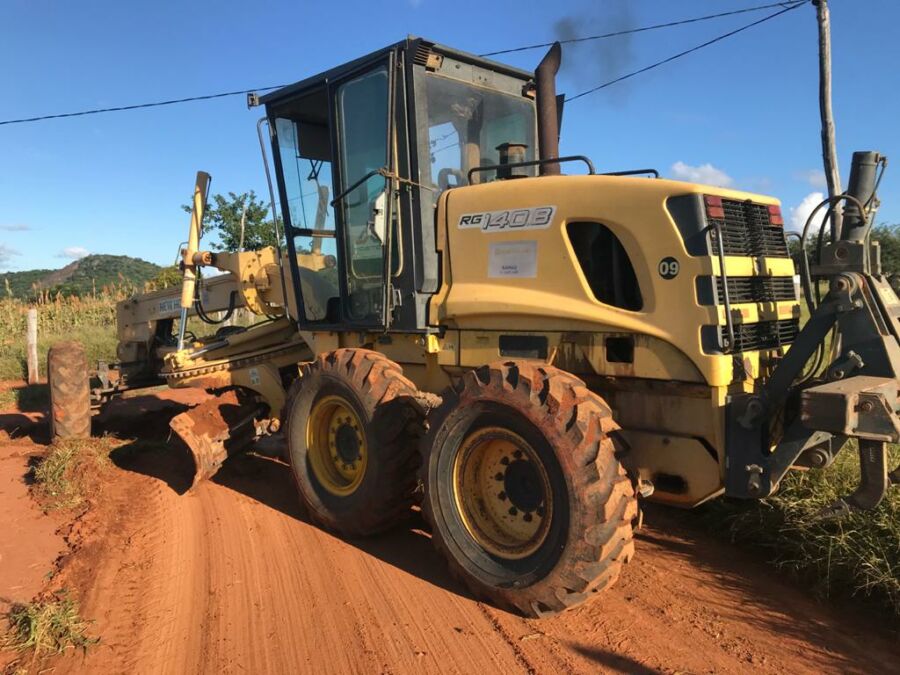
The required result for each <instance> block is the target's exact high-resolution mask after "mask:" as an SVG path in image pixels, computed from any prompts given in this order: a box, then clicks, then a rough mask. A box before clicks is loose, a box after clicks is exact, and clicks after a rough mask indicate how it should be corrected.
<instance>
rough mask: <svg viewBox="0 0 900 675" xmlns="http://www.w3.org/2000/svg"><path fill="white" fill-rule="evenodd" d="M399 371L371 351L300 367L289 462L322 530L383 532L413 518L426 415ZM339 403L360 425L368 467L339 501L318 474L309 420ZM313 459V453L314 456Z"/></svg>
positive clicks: (291, 405)
mask: <svg viewBox="0 0 900 675" xmlns="http://www.w3.org/2000/svg"><path fill="white" fill-rule="evenodd" d="M415 395H416V387H415V385H414V384H413V383H412V382H410V381H409V380H408V379H406V378H405V377H404V376H403V370H402V368H401V367H400V366H399V365H398V364H396V363H394V362H393V361H391V360H390V359H388V358H386V357H385V356H383V355H381V354H379V353H378V352H374V351H370V350H367V349H338V350H337V351H334V352H329V353H326V354H322V355H320V356H319V357H318V359H317V360H316V361H314V362H313V363H311V364H308V365H305V366H303V368H302V374H301V377H300V378H299V379H298V380H297V381H296V382H294V384H293V385H292V386H291V390H290V393H289V395H288V403H287V410H286V414H285V416H284V419H285V420H286V425H287V426H286V438H287V441H288V456H289V461H290V464H291V468H292V470H293V474H294V478H295V479H296V482H297V489H298V491H299V493H300V498H301V500H302V501H303V503H304V504H305V505H306V508H307V510H308V512H309V515H310V517H311V518H312V519H313V520H314V521H315V522H316V523H318V524H319V525H322V526H324V527H326V528H328V529H331V530H334V531H336V532H339V533H341V534H344V535H349V536H364V535H370V534H374V533H377V532H380V531H383V530H385V529H387V528H388V527H390V526H391V525H393V524H395V523H396V522H397V521H398V520H400V519H402V518H403V517H405V516H408V515H409V513H410V507H411V506H412V505H413V502H414V495H415V490H416V486H417V475H416V471H417V469H418V464H419V455H418V452H417V444H418V440H419V438H420V437H421V435H422V429H423V422H422V417H423V411H422V408H421V407H420V406H419V405H418V404H417V403H416V399H415ZM327 397H340V399H341V400H343V401H345V402H346V403H347V404H349V406H350V407H351V409H352V411H353V413H355V415H356V416H357V418H358V419H359V421H360V422H361V427H362V429H361V431H362V433H363V434H364V438H365V447H366V453H367V462H366V464H365V469H364V472H363V474H362V477H361V479H360V482H359V484H358V486H357V487H356V488H355V489H353V491H352V492H351V493H350V494H346V495H337V494H334V493H333V492H331V491H329V490H328V489H326V488H325V487H324V486H323V482H322V481H321V480H320V479H319V477H318V476H317V475H316V472H315V471H314V470H313V464H312V462H311V451H310V448H309V447H308V440H309V428H308V427H309V424H310V413H311V412H312V411H313V410H314V407H315V406H316V405H317V403H318V402H320V401H322V400H323V399H325V398H327ZM313 452H314V451H313Z"/></svg>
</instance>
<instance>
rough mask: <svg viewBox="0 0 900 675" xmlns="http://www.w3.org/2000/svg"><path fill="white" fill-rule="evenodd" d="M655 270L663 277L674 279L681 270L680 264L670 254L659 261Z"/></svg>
mask: <svg viewBox="0 0 900 675" xmlns="http://www.w3.org/2000/svg"><path fill="white" fill-rule="evenodd" d="M657 270H658V271H659V276H661V277H662V278H663V279H674V278H675V277H677V276H678V273H679V272H680V271H681V264H680V263H679V262H678V261H677V260H675V258H672V257H671V256H670V257H668V258H663V259H662V260H660V261H659V266H658V267H657Z"/></svg>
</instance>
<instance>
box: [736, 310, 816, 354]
mask: <svg viewBox="0 0 900 675" xmlns="http://www.w3.org/2000/svg"><path fill="white" fill-rule="evenodd" d="M799 332H800V319H782V320H780V321H760V322H758V323H738V324H735V326H734V344H733V345H731V346H730V347H728V348H726V349H724V350H723V351H724V352H725V353H726V354H731V353H733V352H750V351H757V350H760V349H777V348H778V347H783V346H787V345H789V344H790V343H792V342H793V341H794V340H795V339H796V338H797V334H798V333H799ZM719 338H720V341H721V343H722V344H724V343H725V341H726V340H727V338H728V329H727V328H726V327H725V326H719Z"/></svg>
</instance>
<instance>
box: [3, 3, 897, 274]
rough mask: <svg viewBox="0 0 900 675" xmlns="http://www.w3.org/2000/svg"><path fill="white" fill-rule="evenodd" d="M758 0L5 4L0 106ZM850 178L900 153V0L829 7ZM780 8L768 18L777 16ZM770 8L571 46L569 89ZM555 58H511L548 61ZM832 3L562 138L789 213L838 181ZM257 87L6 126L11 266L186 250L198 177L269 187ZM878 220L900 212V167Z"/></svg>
mask: <svg viewBox="0 0 900 675" xmlns="http://www.w3.org/2000/svg"><path fill="white" fill-rule="evenodd" d="M757 4H764V2H763V0H722V1H718V2H714V1H713V0H680V1H678V2H673V1H672V0H585V1H581V0H567V1H564V0H556V1H554V2H547V1H546V0H545V1H543V2H538V1H536V0H494V1H492V2H485V1H484V0H480V1H478V2H476V1H472V0H455V1H454V2H453V3H447V2H437V0H383V1H382V2H371V1H368V2H357V1H356V0H343V1H341V2H308V1H295V2H276V1H259V2H253V3H250V2H235V1H228V0H222V1H219V2H207V3H184V2H171V1H164V0H158V1H157V2H153V3H140V4H138V3H130V2H121V0H119V1H117V2H112V1H107V0H85V1H83V2H78V3H75V2H59V1H53V0H5V2H3V3H2V7H0V63H2V64H3V67H2V68H0V91H2V92H3V95H2V96H0V120H5V119H10V118H19V117H27V116H33V115H41V114H48V113H57V112H67V111H77V110H81V109H87V108H95V107H103V106H110V105H123V104H130V103H140V102H144V101H155V100H163V99H168V98H178V97H184V96H192V95H197V94H206V93H215V92H219V91H228V90H234V89H243V88H251V87H261V86H266V85H275V84H282V83H288V82H293V81H296V80H299V79H302V78H304V77H306V76H308V75H311V74H314V73H316V72H319V71H321V70H324V69H326V68H328V67H331V66H334V65H337V64H339V63H342V62H344V61H346V60H349V59H352V58H354V57H357V56H360V55H362V54H365V53H367V52H369V51H372V50H374V49H377V48H379V47H382V46H384V45H386V44H388V43H391V42H394V41H396V40H398V39H401V38H402V37H404V36H405V35H406V34H415V35H422V36H424V37H427V38H429V39H432V40H435V41H438V42H441V43H444V44H448V45H452V46H454V47H457V48H460V49H464V50H468V51H472V52H475V53H481V52H486V51H493V50H495V49H502V48H506V47H515V46H519V45H522V44H530V43H534V42H543V41H548V40H552V39H554V37H556V36H557V29H555V26H557V25H558V22H560V21H561V20H565V21H566V22H565V24H564V25H565V26H567V27H568V29H569V30H574V31H575V32H576V34H581V35H584V34H595V33H603V32H608V31H611V30H617V29H621V28H623V27H638V26H642V25H648V24H653V23H662V22H665V21H672V20H677V19H682V18H688V17H692V16H697V15H702V14H710V13H714V12H719V11H727V10H730V9H738V8H742V7H748V6H752V5H757ZM831 7H832V19H833V39H834V88H835V101H834V103H835V115H836V119H837V132H838V150H839V153H840V160H841V169H842V178H843V179H844V181H846V179H847V174H848V173H849V160H850V155H851V153H852V151H853V150H857V149H873V150H880V151H882V152H884V153H885V154H887V155H889V156H891V157H893V158H895V159H896V160H897V161H900V134H898V131H897V124H896V110H897V109H898V107H900V87H898V86H897V85H898V84H900V76H898V74H897V70H896V65H897V63H900V44H898V43H900V41H898V40H897V38H896V26H897V25H898V23H900V2H897V1H896V0H832V2H831ZM769 11H771V10H769ZM765 13H766V12H759V13H753V14H744V15H739V16H734V17H728V18H723V19H718V20H715V21H708V22H704V23H698V24H693V25H688V26H682V27H677V28H671V29H665V30H661V31H654V32H648V33H644V34H638V35H634V36H631V37H628V38H615V39H612V40H607V41H604V42H603V44H602V45H599V44H598V43H590V45H591V46H587V47H579V48H565V49H564V52H563V60H564V64H565V65H564V68H563V71H562V73H561V77H560V82H559V86H560V89H561V90H562V91H564V92H566V93H568V94H574V93H577V92H579V91H582V90H584V89H587V88H589V87H590V86H592V85H594V84H597V83H600V82H603V81H606V80H608V79H611V77H615V76H617V75H620V74H623V73H625V72H629V71H631V70H635V69H637V68H640V67H642V66H644V65H647V64H649V63H652V62H653V61H656V60H658V59H660V58H664V57H666V56H669V55H671V54H673V53H675V52H678V51H681V50H682V49H686V48H688V47H691V46H694V45H696V44H699V43H701V42H704V41H706V40H708V39H710V38H712V37H714V36H716V35H718V34H720V33H724V32H726V31H728V30H731V29H733V28H736V27H738V26H740V25H742V24H744V23H748V22H749V21H751V20H753V19H755V18H761V17H762V16H764V15H765ZM541 56H542V50H536V51H531V52H523V53H517V54H511V55H507V56H504V57H498V58H499V59H503V60H506V61H507V62H509V63H512V64H514V65H517V66H521V67H524V68H528V69H532V68H533V67H534V66H535V65H536V64H537V62H538V61H539V59H540V58H541ZM816 59H817V57H816V27H815V11H814V9H813V8H812V7H811V6H805V7H803V8H801V9H799V10H796V11H793V12H789V13H788V14H786V15H785V16H782V17H779V18H777V19H774V20H773V21H771V22H767V23H765V24H763V25H761V26H758V27H756V28H753V29H751V30H749V31H746V32H744V33H741V34H740V35H738V36H735V37H733V38H729V39H728V40H726V41H723V42H721V43H718V44H716V45H714V46H711V47H709V48H707V49H704V50H702V51H700V52H698V53H696V54H692V55H690V56H687V57H686V58H684V59H681V60H678V61H676V62H674V63H672V64H668V65H666V66H663V67H661V68H658V69H656V70H654V71H652V72H650V73H647V74H644V75H640V76H638V77H636V78H634V79H632V80H630V81H629V82H627V83H623V84H620V85H615V86H613V87H610V88H608V89H605V90H603V91H601V92H599V93H597V94H593V95H590V96H586V97H584V98H582V99H579V100H578V101H576V102H573V103H572V104H571V105H569V106H568V107H567V108H566V111H565V119H564V124H563V138H562V145H561V150H562V152H563V153H565V154H586V155H589V156H590V157H592V158H593V160H594V162H595V164H596V165H597V167H598V169H599V170H601V171H603V170H606V171H612V170H619V169H628V168H637V167H640V168H643V167H656V168H658V169H659V170H660V171H661V172H662V173H663V174H664V175H666V176H670V177H684V178H698V179H705V180H708V179H712V180H715V181H719V182H723V183H727V184H730V185H732V186H734V187H738V188H743V189H748V190H753V191H759V192H765V193H769V194H773V195H775V196H777V197H778V198H780V199H781V200H782V202H783V203H784V210H785V215H786V220H790V215H791V209H798V211H797V214H801V213H802V212H803V206H802V205H803V204H804V203H809V202H811V201H813V199H814V198H813V197H810V195H814V194H815V193H817V192H822V191H823V190H824V186H823V183H822V182H821V176H820V174H819V172H820V170H821V156H820V141H819V120H818V103H817V61H816ZM260 115H261V112H260V110H259V109H256V110H253V111H248V110H247V109H246V106H245V103H244V100H243V97H239V96H238V97H233V98H227V99H220V100H217V101H212V102H198V103H190V104H185V105H178V106H172V107H168V108H157V109H150V110H142V111H135V112H124V113H112V114H104V115H95V116H90V117H82V118H75V119H69V120H53V121H48V122H40V123H35V124H22V125H9V126H0V157H2V160H0V270H21V269H31V268H35V267H46V268H55V267H60V266H62V265H64V264H66V263H67V262H69V261H70V260H71V259H72V258H73V257H77V256H79V255H82V254H83V253H84V252H87V251H90V252H94V253H112V254H127V255H132V256H136V257H141V258H144V259H146V260H150V261H153V262H156V263H161V264H163V263H170V262H171V261H172V260H173V259H174V258H175V254H176V249H177V246H178V243H179V242H180V241H182V240H183V239H184V238H185V233H186V229H187V216H186V214H184V213H183V212H182V211H181V210H180V208H179V205H180V204H183V203H187V202H188V201H189V199H190V193H191V189H192V184H193V177H194V174H195V172H196V171H197V169H204V170H206V171H208V172H210V173H211V174H212V175H213V186H212V187H213V191H215V192H227V191H235V192H242V191H245V190H247V189H250V188H253V189H255V190H256V192H257V193H258V194H264V193H265V192H266V191H265V188H264V185H265V184H264V179H263V173H262V163H261V160H260V156H259V146H258V141H257V137H256V129H255V123H256V120H257V118H258V117H259V116H260ZM881 198H882V202H883V206H882V209H881V212H880V214H879V221H884V222H900V167H894V168H893V169H892V168H889V169H888V173H887V175H886V177H885V180H884V182H883V184H882V188H881Z"/></svg>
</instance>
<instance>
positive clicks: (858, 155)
mask: <svg viewBox="0 0 900 675" xmlns="http://www.w3.org/2000/svg"><path fill="white" fill-rule="evenodd" d="M880 163H881V155H879V154H878V153H877V152H872V151H862V152H854V153H853V163H852V164H851V165H850V182H849V183H848V184H847V193H848V194H850V195H852V196H854V197H856V198H857V199H858V200H859V202H860V203H861V204H862V205H863V208H865V209H868V208H869V207H871V206H874V204H873V203H872V202H874V199H875V183H876V178H877V175H878V165H879V164H880ZM869 215H870V214H868V213H860V212H859V207H857V206H856V204H854V203H853V202H847V203H846V206H844V220H843V224H842V227H841V239H845V240H847V241H865V239H866V237H867V236H868V234H869V230H870V229H871V227H872V219H871V218H870V217H867V216H869Z"/></svg>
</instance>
